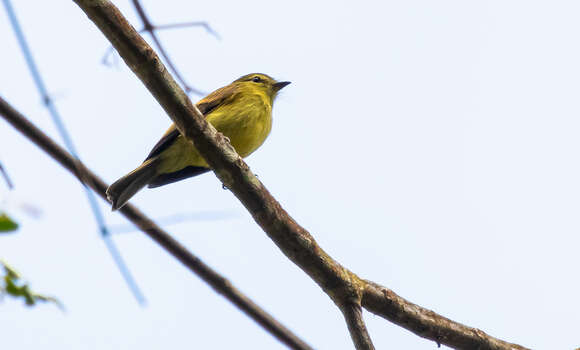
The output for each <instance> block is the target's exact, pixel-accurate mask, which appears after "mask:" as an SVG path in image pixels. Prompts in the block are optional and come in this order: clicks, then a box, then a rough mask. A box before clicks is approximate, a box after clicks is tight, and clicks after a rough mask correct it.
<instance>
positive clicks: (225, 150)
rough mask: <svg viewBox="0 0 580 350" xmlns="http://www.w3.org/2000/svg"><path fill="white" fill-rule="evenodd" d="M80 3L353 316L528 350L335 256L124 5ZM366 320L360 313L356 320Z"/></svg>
mask: <svg viewBox="0 0 580 350" xmlns="http://www.w3.org/2000/svg"><path fill="white" fill-rule="evenodd" d="M75 2H76V3H77V4H78V5H79V7H81V9H82V10H83V11H84V12H85V13H86V14H87V16H88V17H89V18H90V19H91V20H92V21H93V22H94V23H95V24H96V25H97V27H99V29H100V30H101V31H102V32H103V34H104V35H105V36H106V37H107V38H108V39H109V41H111V43H112V44H113V46H114V47H115V48H116V49H117V51H118V52H119V54H120V56H121V57H122V58H123V59H124V60H125V63H126V64H127V65H128V66H129V67H130V68H131V69H132V70H133V72H134V73H135V74H136V75H137V76H138V77H139V79H141V81H142V82H143V84H145V86H146V87H147V88H148V89H149V91H150V92H151V93H152V94H153V96H154V97H155V98H156V99H157V101H158V102H159V103H160V104H161V106H162V107H163V109H164V110H165V111H166V112H167V114H168V115H169V117H170V118H171V119H172V120H173V122H175V124H176V125H177V127H178V129H179V131H180V132H181V133H182V134H183V135H184V136H185V137H186V138H187V139H188V140H190V141H192V142H193V143H194V144H195V146H196V148H197V149H198V150H199V153H200V154H201V155H202V156H203V157H204V158H205V159H206V161H207V163H208V164H209V165H210V166H211V168H212V169H213V171H214V172H215V174H216V176H217V177H218V178H219V179H220V180H221V181H222V183H223V184H224V185H225V186H226V187H227V188H229V189H230V190H231V191H232V193H234V195H235V196H236V197H237V198H238V199H239V200H240V201H241V202H242V204H243V205H244V206H245V207H246V209H247V210H248V211H249V212H250V213H251V214H252V216H253V218H254V220H255V221H256V222H257V223H258V224H259V225H260V227H262V229H263V230H264V232H266V234H267V235H268V236H269V237H270V239H272V240H273V241H274V243H275V244H276V245H277V246H278V247H279V248H280V250H281V251H282V252H283V253H284V254H285V255H286V256H287V257H288V258H289V259H290V260H292V262H294V263H295V264H296V265H298V266H299V267H300V268H301V269H302V270H303V271H304V272H306V273H307V274H308V275H309V276H310V277H311V278H312V279H313V280H314V281H315V282H316V283H317V284H318V285H319V286H320V287H321V288H322V289H323V290H324V292H325V293H327V294H328V295H329V296H330V298H331V299H332V300H333V301H334V302H335V304H336V305H337V306H338V307H339V308H341V311H343V313H344V314H345V316H346V315H351V314H352V310H346V309H345V308H346V307H352V305H353V302H354V303H355V304H354V305H357V304H359V305H362V306H363V307H365V308H367V309H368V310H369V311H371V312H373V313H376V314H377V315H380V316H382V317H384V318H386V319H388V320H392V321H393V322H395V323H397V324H399V325H401V326H402V327H404V328H406V329H408V330H410V331H412V332H414V333H415V334H417V335H419V336H421V337H424V338H427V339H431V340H433V341H436V342H437V343H438V344H445V345H448V346H450V347H454V348H458V349H524V348H523V347H521V346H519V345H515V344H510V343H507V342H504V341H502V340H499V339H495V338H493V337H491V336H489V335H487V334H485V333H484V332H482V331H479V330H476V329H473V328H469V327H466V326H464V325H461V324H459V323H456V322H453V321H451V320H448V319H447V318H445V317H442V316H440V315H437V314H436V313H434V312H432V311H429V310H426V309H423V308H421V307H419V306H417V305H414V304H412V303H410V302H408V301H406V300H404V299H403V298H400V297H398V296H396V294H394V293H393V292H391V291H389V290H388V289H386V288H384V287H381V286H379V285H376V284H374V283H372V282H369V281H366V280H363V279H361V278H360V277H358V276H357V275H356V274H354V273H353V272H351V271H349V270H348V269H346V268H345V267H343V266H342V265H340V264H339V263H338V262H337V261H335V260H334V259H332V258H331V257H330V256H329V255H328V254H327V253H326V252H325V251H324V250H323V249H322V248H321V247H320V246H319V245H318V244H317V243H316V241H315V240H314V238H313V237H312V236H311V235H310V233H308V231H306V230H305V229H304V228H303V227H301V226H300V225H299V224H298V223H296V221H294V219H292V218H291V217H290V216H289V215H288V213H287V212H286V211H285V210H284V209H283V208H282V207H281V206H280V204H279V203H278V202H277V201H276V200H275V199H274V198H273V197H272V195H271V194H270V193H269V192H268V190H267V189H266V188H265V187H264V186H263V185H262V183H261V182H260V181H259V180H258V179H257V178H256V177H255V176H254V174H253V173H252V172H251V171H250V169H249V167H248V166H247V165H246V163H245V162H244V161H243V160H242V159H241V158H240V157H239V155H238V154H237V153H236V152H235V150H234V149H233V148H232V146H231V145H230V144H229V143H228V142H227V140H226V139H225V138H224V137H223V135H221V134H219V133H217V132H216V130H215V129H214V128H213V127H212V126H211V125H210V124H208V123H207V122H206V121H205V119H204V117H203V115H202V114H201V113H200V112H199V110H198V109H197V107H195V106H194V105H193V104H192V103H191V101H190V100H189V98H188V97H187V95H186V94H185V92H184V91H183V90H182V89H181V88H180V87H179V85H178V84H177V83H176V82H175V80H174V79H173V78H172V77H171V75H170V74H169V73H168V72H167V69H166V68H165V66H164V65H163V64H162V62H161V60H160V59H159V57H158V56H157V55H156V54H155V52H154V51H153V50H152V49H151V48H150V47H149V45H148V44H147V43H146V42H145V41H144V40H143V38H141V36H140V35H139V33H137V32H136V31H135V29H134V28H133V27H132V26H131V25H130V24H129V23H128V22H127V20H126V19H125V18H124V17H123V15H122V14H121V13H120V12H119V10H118V9H117V8H116V7H115V6H114V5H113V4H112V3H111V2H109V1H105V0H92V1H91V0H75ZM357 317H358V316H357ZM347 319H352V317H351V316H348V317H347ZM361 320H362V319H361V318H360V317H358V320H357V321H356V322H359V321H361ZM349 330H350V331H351V334H352V338H353V339H354V340H355V345H356V346H357V348H359V349H366V348H368V347H364V345H361V344H364V343H365V342H364V341H361V342H358V341H356V339H362V338H365V335H364V334H360V332H361V331H362V327H360V325H359V326H354V325H353V327H350V326H349ZM367 338H368V337H367ZM369 342H370V338H369ZM474 344H475V346H473V345H474ZM370 346H372V345H370Z"/></svg>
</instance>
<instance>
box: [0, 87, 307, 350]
mask: <svg viewBox="0 0 580 350" xmlns="http://www.w3.org/2000/svg"><path fill="white" fill-rule="evenodd" d="M0 115H2V116H3V117H4V119H6V120H7V121H8V122H9V123H10V124H11V125H12V126H13V127H14V128H16V129H17V130H18V131H20V132H21V133H22V134H23V135H25V136H26V137H28V139H29V140H30V141H32V142H33V143H34V144H36V145H37V146H38V147H40V148H41V149H42V150H43V151H45V152H46V153H48V154H49V155H50V156H51V157H52V158H54V160H56V161H57V162H58V163H60V165H62V166H63V167H64V168H65V169H67V170H68V171H70V172H71V173H72V174H73V175H74V176H76V177H77V178H78V179H79V180H80V181H81V182H84V181H86V182H85V185H87V186H89V187H90V188H92V189H93V191H95V193H96V194H98V195H99V196H100V197H101V198H102V199H104V200H107V199H106V198H107V197H106V195H105V190H106V189H107V184H106V183H105V182H104V181H103V180H101V179H100V178H99V177H98V176H97V175H95V174H94V173H93V172H92V171H90V170H89V169H88V168H87V167H85V165H84V164H83V163H82V162H80V161H79V160H78V159H76V158H74V157H73V156H71V155H70V154H69V153H68V152H67V151H65V150H64V149H63V148H62V147H61V146H59V145H58V144H57V143H56V142H54V141H53V140H52V139H51V138H49V137H48V136H47V135H46V134H45V133H43V132H42V131H41V130H40V129H38V128H37V127H36V126H34V125H33V124H32V123H31V122H29V121H28V120H27V119H26V118H25V117H24V116H23V115H22V114H20V113H19V112H18V111H16V110H15V109H14V108H13V107H12V106H10V105H9V104H8V102H6V101H5V100H4V99H2V97H0ZM119 212H120V213H121V214H123V216H125V217H126V218H127V219H129V221H131V222H132V223H133V224H134V225H136V226H137V227H139V228H140V229H141V230H142V231H143V232H144V233H145V234H147V235H148V236H149V237H150V238H151V239H153V240H154V241H155V242H157V243H158V244H159V245H160V246H162V247H163V248H164V249H165V250H166V251H167V252H168V253H169V254H171V255H172V256H173V257H175V258H176V259H177V260H179V261H180V262H181V263H182V264H183V265H185V266H186V267H187V268H188V269H189V270H190V271H191V272H193V273H195V274H196V275H198V276H199V277H200V278H201V279H202V280H203V281H205V282H206V283H207V284H209V285H210V286H211V287H212V288H213V289H214V290H215V291H216V292H218V293H219V294H221V295H223V296H224V297H225V298H226V299H228V300H229V301H230V302H231V303H233V304H234V305H236V306H237V307H238V308H239V309H240V310H242V311H243V312H244V313H245V314H246V315H248V316H249V317H250V318H252V319H253V320H254V321H256V323H258V324H259V325H260V326H262V327H263V328H264V329H265V330H266V331H268V332H269V333H270V334H272V335H273V336H274V337H276V338H277V339H278V340H279V341H281V342H282V343H284V344H286V345H287V346H288V347H290V348H291V349H296V350H311V349H312V348H311V347H310V346H309V345H308V344H306V343H305V342H304V341H303V340H302V339H300V338H299V337H298V336H296V335H295V334H294V333H292V331H290V330H289V329H288V328H286V327H284V326H283V325H282V324H281V323H280V322H279V321H278V320H276V319H275V318H274V317H272V316H271V315H270V314H268V313H267V312H266V311H264V310H263V309H262V308H261V307H260V306H258V305H257V304H256V303H254V302H253V301H252V300H251V299H250V298H248V297H247V296H245V295H244V294H243V293H242V292H241V291H239V290H238V289H237V288H236V287H234V286H233V285H232V283H231V282H230V281H228V280H227V279H226V278H225V277H223V276H222V275H220V274H219V273H217V272H216V271H215V270H213V269H212V268H211V267H209V266H208V265H206V264H205V263H204V262H203V261H202V260H201V259H199V258H198V257H197V256H195V255H193V254H192V253H191V252H189V251H188V250H187V249H186V248H185V247H184V246H182V245H181V244H180V243H179V242H178V241H176V240H175V239H174V238H173V237H171V236H170V235H169V234H168V233H167V232H165V231H164V230H163V229H162V228H160V227H159V226H157V224H156V223H155V222H153V221H152V220H151V219H149V218H148V217H147V216H145V214H143V213H141V211H139V209H137V208H136V207H134V206H133V205H131V204H126V205H125V206H123V208H121V209H119Z"/></svg>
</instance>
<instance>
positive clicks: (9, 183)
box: [0, 162, 14, 190]
mask: <svg viewBox="0 0 580 350" xmlns="http://www.w3.org/2000/svg"><path fill="white" fill-rule="evenodd" d="M0 173H1V174H2V177H3V178H4V181H5V182H6V186H8V189H9V190H12V189H13V188H14V184H13V183H12V181H11V180H10V177H9V176H8V173H7V172H6V169H4V166H3V165H2V163H1V162H0Z"/></svg>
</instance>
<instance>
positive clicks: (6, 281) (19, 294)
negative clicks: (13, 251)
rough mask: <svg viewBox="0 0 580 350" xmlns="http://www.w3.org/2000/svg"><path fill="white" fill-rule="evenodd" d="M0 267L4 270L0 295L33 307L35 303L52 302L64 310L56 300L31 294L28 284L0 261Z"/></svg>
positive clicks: (0, 282) (0, 284) (0, 283)
mask: <svg viewBox="0 0 580 350" xmlns="http://www.w3.org/2000/svg"><path fill="white" fill-rule="evenodd" d="M0 265H1V266H2V268H3V269H4V275H3V276H1V277H2V279H1V281H0V295H2V296H4V295H8V296H11V297H14V298H17V299H18V298H21V299H23V300H24V302H25V303H26V305H28V306H34V305H36V303H37V302H52V303H54V304H55V305H56V306H58V307H59V308H60V309H61V310H64V306H63V305H62V303H61V302H60V301H59V300H58V299H56V298H54V297H50V296H46V295H42V294H38V293H35V292H33V291H32V290H31V289H30V287H29V285H28V283H26V282H23V281H22V280H21V276H20V274H19V273H18V272H16V270H14V268H12V267H10V266H9V265H8V264H6V262H4V261H1V260H0Z"/></svg>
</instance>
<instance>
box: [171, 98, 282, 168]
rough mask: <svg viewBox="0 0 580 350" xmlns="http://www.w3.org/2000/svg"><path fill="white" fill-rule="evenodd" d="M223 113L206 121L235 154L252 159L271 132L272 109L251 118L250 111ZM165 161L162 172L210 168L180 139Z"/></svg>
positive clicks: (195, 151) (212, 114)
mask: <svg viewBox="0 0 580 350" xmlns="http://www.w3.org/2000/svg"><path fill="white" fill-rule="evenodd" d="M220 112H221V111H219V110H216V111H213V112H212V113H210V115H209V116H208V118H207V121H208V122H210V123H211V124H212V125H213V126H214V127H215V128H216V130H217V131H219V132H221V133H222V134H223V135H224V136H226V137H227V138H228V139H229V140H230V143H231V144H232V146H233V147H234V148H235V149H236V152H238V154H239V155H240V156H242V157H247V156H249V155H250V154H251V153H252V152H254V151H255V150H256V149H257V148H258V147H260V146H261V145H262V143H264V141H265V140H266V138H267V137H268V134H269V133H270V130H271V129H272V114H271V109H270V108H264V109H263V110H260V111H259V112H256V111H255V109H254V112H253V113H251V114H250V115H248V109H247V108H240V111H239V112H240V113H232V111H231V110H229V111H228V114H227V115H225V114H223V113H220ZM162 158H163V165H162V166H161V168H162V169H163V170H162V171H163V172H174V171H178V170H181V169H183V168H185V167H187V166H201V167H208V165H207V163H206V162H205V160H204V159H203V157H201V155H200V154H199V152H198V151H197V149H196V148H195V146H194V145H193V144H191V143H189V142H188V141H187V140H186V139H185V138H184V137H183V136H181V135H180V136H179V137H178V138H177V140H175V142H174V143H173V144H172V145H171V146H170V147H169V148H168V149H167V150H166V151H165V152H163V155H162Z"/></svg>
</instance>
